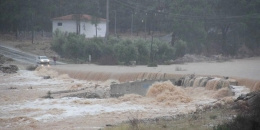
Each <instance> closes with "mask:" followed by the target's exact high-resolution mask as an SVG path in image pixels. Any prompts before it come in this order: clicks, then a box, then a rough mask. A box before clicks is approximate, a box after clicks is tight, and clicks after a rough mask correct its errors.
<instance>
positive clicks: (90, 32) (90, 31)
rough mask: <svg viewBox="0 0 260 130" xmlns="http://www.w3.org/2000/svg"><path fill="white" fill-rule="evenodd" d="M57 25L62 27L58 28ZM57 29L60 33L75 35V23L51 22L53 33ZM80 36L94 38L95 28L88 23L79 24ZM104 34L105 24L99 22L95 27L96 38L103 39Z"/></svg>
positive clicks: (69, 21)
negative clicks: (60, 24)
mask: <svg viewBox="0 0 260 130" xmlns="http://www.w3.org/2000/svg"><path fill="white" fill-rule="evenodd" d="M58 23H62V26H58ZM56 29H59V30H60V31H62V32H73V33H76V31H77V28H76V21H73V20H53V21H52V31H53V32H55V30H56ZM80 34H84V35H85V36H86V38H92V37H95V36H96V27H95V25H94V24H91V22H90V21H81V22H80ZM105 34H106V22H100V23H98V26H97V37H105Z"/></svg>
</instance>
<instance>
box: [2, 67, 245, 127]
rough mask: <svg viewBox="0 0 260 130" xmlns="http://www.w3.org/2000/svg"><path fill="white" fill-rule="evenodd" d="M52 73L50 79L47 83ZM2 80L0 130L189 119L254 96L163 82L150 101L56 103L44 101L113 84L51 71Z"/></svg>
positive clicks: (242, 90)
mask: <svg viewBox="0 0 260 130" xmlns="http://www.w3.org/2000/svg"><path fill="white" fill-rule="evenodd" d="M47 74H48V75H51V79H43V76H44V75H47ZM0 77H1V78H0V129H99V128H103V127H105V126H106V125H107V124H117V123H120V122H122V121H127V120H129V118H138V119H147V118H156V117H162V116H174V115H178V114H187V113H191V112H195V111H196V110H198V109H203V108H205V107H209V106H214V105H216V104H225V103H230V102H232V101H233V99H234V98H236V96H237V95H239V94H241V93H247V92H249V89H248V88H246V87H242V86H241V87H238V89H234V92H235V93H236V95H235V96H230V95H227V94H226V93H223V91H221V90H218V91H215V90H206V89H205V88H201V87H194V88H181V87H176V86H174V85H172V84H171V82H163V83H156V84H154V85H153V86H151V90H150V91H148V93H147V96H145V97H143V96H140V95H135V94H130V95H125V96H124V97H120V98H104V99H83V98H76V97H60V96H55V95H53V96H54V99H45V98H41V97H43V96H46V94H47V92H48V91H51V92H55V91H64V90H75V89H82V88H84V89H86V90H88V91H90V92H91V91H92V92H94V91H96V90H97V89H99V90H104V91H109V85H110V83H111V82H113V81H112V80H109V81H104V82H101V81H98V82H97V81H86V80H77V79H72V78H70V77H69V76H68V75H59V74H58V73H57V72H55V71H53V70H49V68H46V67H41V68H39V69H37V71H26V70H20V71H19V72H18V73H16V74H3V73H0ZM152 88H153V89H152ZM162 88H163V89H162ZM161 90H165V91H161ZM201 95H203V96H201ZM214 95H220V96H214Z"/></svg>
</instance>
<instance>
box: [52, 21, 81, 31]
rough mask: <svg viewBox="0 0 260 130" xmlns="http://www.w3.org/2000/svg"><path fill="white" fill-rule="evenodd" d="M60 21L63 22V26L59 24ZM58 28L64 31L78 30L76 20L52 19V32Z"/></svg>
mask: <svg viewBox="0 0 260 130" xmlns="http://www.w3.org/2000/svg"><path fill="white" fill-rule="evenodd" d="M58 23H62V26H58ZM56 29H59V30H60V31H62V32H76V31H77V30H76V21H72V20H66V21H65V20H54V21H52V32H55V30H56Z"/></svg>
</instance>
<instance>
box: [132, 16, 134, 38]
mask: <svg viewBox="0 0 260 130" xmlns="http://www.w3.org/2000/svg"><path fill="white" fill-rule="evenodd" d="M133 23H134V12H132V22H131V37H132V36H133Z"/></svg>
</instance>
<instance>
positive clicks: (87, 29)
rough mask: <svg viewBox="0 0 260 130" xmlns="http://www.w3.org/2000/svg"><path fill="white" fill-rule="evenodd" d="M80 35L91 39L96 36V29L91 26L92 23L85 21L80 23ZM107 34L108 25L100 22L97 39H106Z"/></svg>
mask: <svg viewBox="0 0 260 130" xmlns="http://www.w3.org/2000/svg"><path fill="white" fill-rule="evenodd" d="M80 27H81V28H80V33H81V34H84V35H85V36H86V38H91V37H95V36H96V27H95V25H94V24H91V22H90V21H83V22H81V23H80ZM105 34H106V23H105V22H100V23H98V26H97V37H105Z"/></svg>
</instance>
